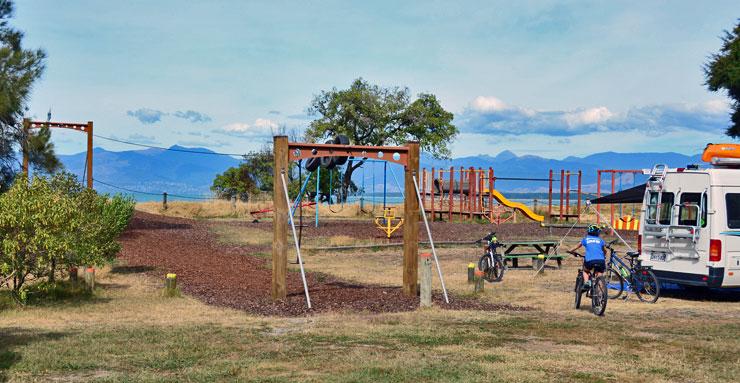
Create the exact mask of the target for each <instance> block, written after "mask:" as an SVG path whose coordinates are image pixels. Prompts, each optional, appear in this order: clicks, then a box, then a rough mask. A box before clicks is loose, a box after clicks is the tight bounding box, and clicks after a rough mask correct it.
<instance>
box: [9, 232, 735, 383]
mask: <svg viewBox="0 0 740 383" xmlns="http://www.w3.org/2000/svg"><path fill="white" fill-rule="evenodd" d="M216 232H217V233H219V235H220V236H221V239H222V240H223V241H225V242H234V243H242V242H244V241H251V242H248V243H251V244H254V243H262V242H264V241H269V240H270V237H269V236H265V235H261V234H260V233H256V232H255V233H251V234H249V233H248V234H246V235H237V234H238V233H234V232H233V230H231V229H230V228H222V227H218V226H217V227H216ZM326 241H327V243H337V244H342V243H344V242H346V241H347V239H346V238H331V237H327V238H326ZM478 253H479V250H478V249H476V248H445V249H440V250H439V255H440V259H441V260H442V269H443V271H444V275H445V279H446V282H447V286H448V288H449V289H450V290H451V291H453V292H455V293H457V294H470V291H471V287H470V286H469V285H468V284H467V283H466V266H467V263H468V262H470V261H473V260H475V259H476V258H477V255H478ZM266 261H269V260H266ZM306 266H307V268H308V269H309V270H313V271H321V272H325V273H329V274H334V275H337V276H340V277H342V278H346V279H350V280H354V281H358V282H366V283H381V284H393V285H398V284H400V279H401V267H400V250H398V249H393V250H386V249H383V250H380V251H366V252H337V253H325V252H323V253H309V254H307V255H306ZM576 267H577V263H576V262H575V261H573V260H568V261H566V263H565V264H564V268H563V269H562V270H557V269H554V268H548V269H547V270H546V271H545V274H544V275H539V276H535V275H534V274H533V272H532V270H528V269H521V270H510V271H509V272H507V274H506V276H505V278H504V281H503V282H501V283H498V284H487V285H486V290H485V292H484V293H483V294H482V295H481V297H480V299H486V300H490V301H492V302H496V303H510V304H513V305H517V306H521V307H525V308H527V309H528V310H526V311H506V312H495V313H490V312H489V313H484V312H473V311H449V310H440V309H439V308H432V309H426V310H418V311H415V312H410V313H396V314H368V313H357V312H354V313H353V312H339V313H336V312H335V313H329V314H321V315H315V316H310V317H303V318H271V317H258V316H253V315H248V314H245V313H243V312H239V311H235V310H230V309H223V308H218V307H212V306H207V305H205V304H203V303H201V302H199V301H197V300H194V299H192V298H190V297H187V296H185V297H181V298H164V297H162V295H161V288H162V284H161V281H159V280H154V279H152V278H151V277H148V276H145V275H143V274H139V273H136V272H132V270H130V269H128V268H121V267H114V268H112V269H111V268H108V269H106V270H103V271H102V272H101V273H100V274H99V281H100V283H99V287H98V289H97V290H96V292H95V294H94V296H93V297H90V298H79V299H73V300H68V301H61V302H57V303H54V304H46V305H36V306H28V307H25V308H14V309H5V310H3V311H0V381H3V380H7V381H13V382H15V381H17V382H26V381H100V382H107V381H136V382H139V381H151V382H181V381H245V382H295V381H309V382H346V381H351V382H406V381H421V382H432V381H451V382H469V381H473V382H542V381H577V382H617V381H640V382H641V381H645V382H724V381H727V382H730V381H737V377H738V374H739V373H740V367H738V366H740V364H739V363H738V362H740V336H739V335H740V305H739V304H738V300H737V299H735V297H732V296H730V297H727V296H710V297H708V298H705V299H704V300H697V299H693V298H692V299H687V298H682V297H678V296H668V297H663V298H661V299H660V300H659V301H658V303H657V304H655V305H648V304H643V303H640V302H638V301H637V299H636V298H635V297H630V299H629V300H628V301H621V300H620V301H610V302H609V306H608V308H607V313H606V316H605V317H603V318H597V317H595V316H593V315H592V314H590V313H589V312H587V311H586V310H578V311H577V310H574V309H573V308H572V298H573V296H572V293H571V292H570V289H571V285H572V281H573V279H574V276H575V270H576ZM133 271H135V270H133ZM435 282H438V281H436V280H435Z"/></svg>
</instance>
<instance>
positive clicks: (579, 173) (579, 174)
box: [576, 170, 583, 223]
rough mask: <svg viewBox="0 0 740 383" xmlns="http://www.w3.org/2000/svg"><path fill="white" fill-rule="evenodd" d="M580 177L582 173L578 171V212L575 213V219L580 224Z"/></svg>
mask: <svg viewBox="0 0 740 383" xmlns="http://www.w3.org/2000/svg"><path fill="white" fill-rule="evenodd" d="M582 175H583V173H582V171H580V170H579V171H578V204H577V206H578V211H577V212H576V213H578V218H576V219H577V220H578V222H579V223H580V222H581V176H582Z"/></svg>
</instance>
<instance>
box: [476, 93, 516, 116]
mask: <svg viewBox="0 0 740 383" xmlns="http://www.w3.org/2000/svg"><path fill="white" fill-rule="evenodd" d="M470 106H471V108H472V109H473V110H475V111H477V112H481V113H488V112H499V111H502V110H506V109H509V107H508V105H506V104H505V103H504V102H503V101H501V100H500V99H498V98H496V97H492V96H478V97H476V98H475V100H473V102H472V103H470Z"/></svg>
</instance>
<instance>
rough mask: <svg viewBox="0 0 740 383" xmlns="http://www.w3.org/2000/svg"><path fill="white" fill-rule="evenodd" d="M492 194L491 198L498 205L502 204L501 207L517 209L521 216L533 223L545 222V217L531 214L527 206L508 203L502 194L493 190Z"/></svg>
mask: <svg viewBox="0 0 740 383" xmlns="http://www.w3.org/2000/svg"><path fill="white" fill-rule="evenodd" d="M492 194H493V198H495V199H496V201H498V203H500V204H502V205H504V206H506V207H510V208H512V209H517V210H519V211H521V212H522V214H524V215H526V216H527V218H529V219H531V220H533V221H537V222H544V221H545V217H544V216H542V215H539V214H537V213H535V212H533V211H532V210H530V209H529V208H528V207H527V205H525V204H523V203H519V202H513V201H509V200H508V199H507V198H506V197H504V195H503V194H501V193H499V192H498V190H495V189H494V190H493V193H492Z"/></svg>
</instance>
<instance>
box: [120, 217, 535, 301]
mask: <svg viewBox="0 0 740 383" xmlns="http://www.w3.org/2000/svg"><path fill="white" fill-rule="evenodd" d="M211 225H213V223H210V222H207V221H198V220H191V219H184V218H172V217H164V216H159V215H153V214H147V213H142V212H136V213H135V215H134V217H133V218H132V220H131V223H130V224H129V227H128V229H127V230H126V232H124V234H123V235H122V237H121V239H120V240H121V244H122V250H121V253H120V254H119V258H120V259H122V260H124V261H125V263H126V267H127V268H130V269H139V270H149V271H147V272H148V273H150V274H152V275H156V276H158V277H162V278H164V274H165V273H175V274H177V278H178V284H179V286H180V288H181V289H182V290H183V291H184V292H185V293H187V294H190V295H193V296H195V297H196V298H198V299H200V300H202V301H204V302H206V303H208V304H213V305H217V306H225V307H231V308H235V309H241V310H245V311H248V312H251V313H255V314H260V315H279V316H297V315H305V314H309V313H316V312H324V311H332V310H335V311H343V310H348V311H355V312H400V311H411V310H414V309H416V308H417V307H418V298H412V297H407V296H405V295H403V294H402V291H401V288H400V287H392V286H374V285H364V284H357V283H351V282H347V281H342V280H341V279H338V278H335V277H332V276H327V275H320V274H317V273H308V274H307V280H308V286H309V291H310V293H311V303H312V304H313V310H308V308H307V307H306V302H305V297H304V293H303V285H302V283H301V278H300V274H299V273H288V280H287V284H288V297H287V299H286V300H284V301H280V302H273V301H272V299H271V297H270V285H271V279H272V273H271V271H270V270H269V269H268V268H267V267H266V262H269V260H266V259H264V258H260V257H256V256H253V255H251V254H255V253H258V252H262V253H264V252H267V253H269V252H270V249H269V248H265V247H261V248H260V247H246V246H229V245H225V244H223V243H219V242H218V241H217V239H216V238H215V235H214V234H213V233H212V231H211V230H210V229H209V227H210V226H211ZM248 225H256V226H258V227H261V228H266V229H267V230H271V227H270V225H271V224H270V223H258V224H248ZM332 226H333V227H334V226H335V225H334V224H332ZM336 227H347V226H346V225H345V224H339V225H336ZM353 227H354V226H353ZM470 227H471V226H469V225H468V229H469V228H470ZM362 231H366V230H362ZM483 231H484V232H485V230H483ZM439 232H442V231H441V230H440V231H439ZM468 234H469V233H468ZM324 235H326V233H324ZM435 235H436V233H435ZM450 298H451V299H450V301H451V303H450V304H449V305H447V304H444V303H443V301H442V297H441V293H439V294H435V296H434V297H433V299H434V300H435V302H436V305H437V307H443V308H449V309H453V310H484V311H500V310H510V311H511V310H523V308H520V307H515V306H510V305H496V304H491V303H487V302H483V301H481V300H478V299H475V298H472V297H460V296H451V297H450Z"/></svg>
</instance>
